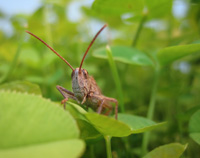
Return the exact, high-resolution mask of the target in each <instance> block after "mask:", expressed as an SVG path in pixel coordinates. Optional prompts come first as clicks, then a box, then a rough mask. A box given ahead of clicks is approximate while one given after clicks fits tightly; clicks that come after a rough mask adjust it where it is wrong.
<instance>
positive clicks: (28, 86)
mask: <svg viewBox="0 0 200 158" xmlns="http://www.w3.org/2000/svg"><path fill="white" fill-rule="evenodd" d="M0 89H1V90H11V91H17V92H27V93H32V94H37V95H41V90H40V87H39V86H38V85H36V84H33V83H31V82H28V81H13V82H10V83H5V84H3V85H0Z"/></svg>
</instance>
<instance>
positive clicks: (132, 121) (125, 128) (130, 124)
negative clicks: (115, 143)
mask: <svg viewBox="0 0 200 158" xmlns="http://www.w3.org/2000/svg"><path fill="white" fill-rule="evenodd" d="M86 117H87V119H88V120H89V121H90V122H91V124H93V125H94V127H95V128H96V129H97V130H98V131H99V132H100V133H101V134H102V135H104V136H106V135H109V136H113V137H124V136H128V135H130V134H132V133H142V132H146V131H149V130H151V129H153V128H156V127H158V126H160V125H162V123H160V124H156V123H155V122H153V121H151V120H148V119H145V118H142V117H138V116H132V115H127V114H118V120H115V119H114V118H111V117H107V116H104V115H99V114H97V113H87V114H86Z"/></svg>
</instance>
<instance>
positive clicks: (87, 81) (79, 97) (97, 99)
mask: <svg viewBox="0 0 200 158" xmlns="http://www.w3.org/2000/svg"><path fill="white" fill-rule="evenodd" d="M106 26H107V24H105V25H104V26H103V27H102V28H101V29H100V30H99V31H98V32H97V34H96V35H95V37H94V38H93V40H92V41H91V43H90V45H89V46H88V48H87V50H86V52H85V54H84V56H83V58H82V61H81V64H80V66H79V67H78V68H76V69H74V68H73V67H72V66H71V65H70V64H69V62H68V61H67V60H65V59H64V58H63V57H62V56H61V55H60V54H58V53H57V52H56V51H55V50H54V49H53V48H52V47H50V46H49V45H48V44H47V43H45V42H44V41H43V40H42V39H40V38H39V37H37V36H36V35H34V34H33V33H31V32H29V31H26V32H27V33H29V34H30V35H32V36H34V37H35V38H37V39H38V40H40V41H41V42H42V43H43V44H45V45H46V46H47V47H48V48H49V49H51V50H52V51H53V52H54V53H55V54H56V55H57V56H59V57H60V58H61V59H62V60H63V61H64V62H65V63H66V64H67V65H68V66H69V67H70V68H71V69H72V74H71V78H72V90H73V92H71V91H69V90H67V89H65V88H63V87H61V86H59V85H57V86H56V88H57V89H58V91H59V92H60V93H61V94H62V95H63V97H64V99H63V100H62V101H61V104H64V108H65V106H66V102H67V101H68V99H69V98H70V99H73V100H75V101H77V102H78V103H79V104H80V103H81V104H85V105H86V106H87V108H88V107H90V108H92V109H93V110H95V111H97V113H99V114H101V113H102V112H105V115H109V114H110V112H111V111H112V105H111V103H115V119H117V114H118V101H117V100H116V99H114V98H109V97H106V96H104V95H103V94H102V93H101V90H100V88H99V87H98V85H97V83H96V81H95V79H94V78H93V77H92V76H89V74H88V72H87V70H85V69H82V68H81V67H82V65H83V61H84V59H85V57H86V55H87V53H88V51H89V49H90V47H91V46H92V44H93V43H94V41H95V39H96V38H97V36H98V35H99V34H100V33H101V31H102V30H103V29H104V28H105V27H106Z"/></svg>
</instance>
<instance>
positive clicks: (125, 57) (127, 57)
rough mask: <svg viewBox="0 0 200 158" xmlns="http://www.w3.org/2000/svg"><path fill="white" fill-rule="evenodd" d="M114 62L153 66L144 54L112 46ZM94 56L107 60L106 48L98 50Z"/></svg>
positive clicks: (132, 49) (135, 50)
mask: <svg viewBox="0 0 200 158" xmlns="http://www.w3.org/2000/svg"><path fill="white" fill-rule="evenodd" d="M110 48H111V51H112V56H113V58H114V60H116V61H120V62H123V63H127V64H136V65H144V66H146V65H153V62H152V60H151V59H150V58H149V57H148V56H147V55H146V54H145V53H143V52H141V51H139V50H137V49H135V48H132V47H128V46H111V47H110ZM93 55H94V56H95V57H98V58H103V59H107V58H108V57H107V54H106V48H105V47H102V48H99V49H96V50H95V51H94V52H93Z"/></svg>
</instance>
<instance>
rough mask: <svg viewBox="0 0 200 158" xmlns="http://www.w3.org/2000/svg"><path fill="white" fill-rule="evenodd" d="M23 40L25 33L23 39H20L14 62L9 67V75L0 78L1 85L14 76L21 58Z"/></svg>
mask: <svg viewBox="0 0 200 158" xmlns="http://www.w3.org/2000/svg"><path fill="white" fill-rule="evenodd" d="M22 39H24V34H23V33H22V35H21V37H20V38H19V43H18V48H17V50H16V53H15V56H14V58H13V60H12V63H11V64H10V67H9V69H8V71H7V73H6V74H5V75H3V76H2V78H0V83H3V82H4V81H6V80H7V79H8V78H9V77H10V75H11V74H12V72H13V71H14V69H15V68H16V64H17V60H18V58H19V55H20V51H21V46H22Z"/></svg>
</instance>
